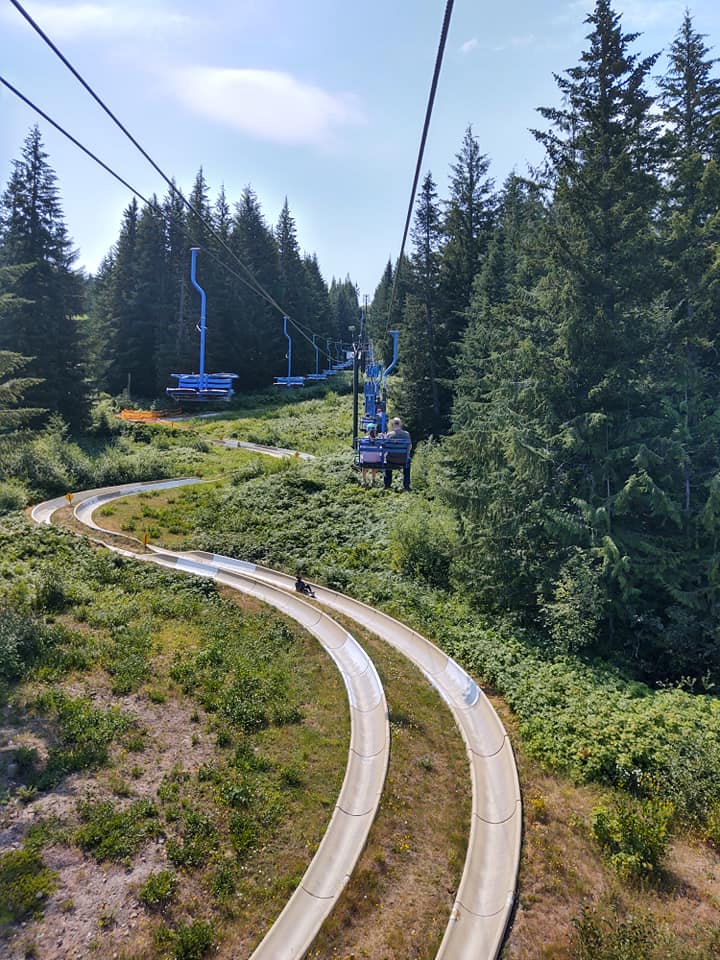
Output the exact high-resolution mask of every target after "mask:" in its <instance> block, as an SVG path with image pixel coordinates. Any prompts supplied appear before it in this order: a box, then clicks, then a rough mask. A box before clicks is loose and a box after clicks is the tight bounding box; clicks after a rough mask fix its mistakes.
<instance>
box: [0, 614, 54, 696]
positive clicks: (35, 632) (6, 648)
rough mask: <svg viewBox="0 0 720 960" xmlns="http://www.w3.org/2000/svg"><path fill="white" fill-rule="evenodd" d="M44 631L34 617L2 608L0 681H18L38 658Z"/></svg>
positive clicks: (0, 616) (0, 619) (0, 618)
mask: <svg viewBox="0 0 720 960" xmlns="http://www.w3.org/2000/svg"><path fill="white" fill-rule="evenodd" d="M43 636H44V629H43V626H42V624H41V623H39V621H37V620H36V619H35V618H34V617H30V616H26V615H24V614H21V613H17V612H16V611H15V610H12V609H8V608H7V607H5V608H3V607H2V606H0V680H6V681H9V680H18V679H19V678H20V677H22V676H24V675H25V673H26V671H27V670H28V668H29V667H30V666H31V665H32V663H33V662H34V660H35V658H36V657H37V656H38V654H39V652H40V650H41V649H42V645H43Z"/></svg>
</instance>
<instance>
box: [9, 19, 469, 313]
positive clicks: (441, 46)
mask: <svg viewBox="0 0 720 960" xmlns="http://www.w3.org/2000/svg"><path fill="white" fill-rule="evenodd" d="M12 2H13V3H15V0H12ZM453 2H454V0H447V4H446V5H445V15H444V17H443V23H442V29H441V30H440V41H439V43H438V50H437V55H436V57H435V69H434V70H433V78H432V83H431V84H430V94H429V96H428V102H427V107H426V109H425V122H424V123H423V131H422V136H421V138H420V148H419V150H418V157H417V163H416V164H415V176H414V178H413V184H412V190H411V191H410V202H409V203H408V209H407V216H406V218H405V229H404V230H403V236H402V243H401V244H400V255H399V256H398V260H397V269H396V271H395V276H394V278H393V285H392V290H391V292H390V302H389V304H388V318H387V330H388V331H389V329H390V326H391V325H392V310H393V306H394V303H395V294H396V292H397V283H398V277H399V276H400V271H401V270H402V262H403V254H404V253H405V244H406V242H407V235H408V231H409V229H410V220H411V219H412V212H413V206H414V205H415V193H416V191H417V185H418V180H419V179H420V168H421V166H422V161H423V156H424V154H425V143H426V141H427V135H428V130H429V129H430V118H431V116H432V111H433V105H434V103H435V93H436V91H437V85H438V80H439V79H440V68H441V67H442V61H443V55H444V53H445V42H446V41H447V36H448V31H449V29H450V18H451V16H452V9H453ZM16 6H17V4H16Z"/></svg>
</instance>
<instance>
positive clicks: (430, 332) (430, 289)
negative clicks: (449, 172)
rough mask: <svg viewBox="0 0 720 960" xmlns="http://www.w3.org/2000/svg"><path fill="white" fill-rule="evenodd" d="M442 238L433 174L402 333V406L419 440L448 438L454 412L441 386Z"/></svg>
mask: <svg viewBox="0 0 720 960" xmlns="http://www.w3.org/2000/svg"><path fill="white" fill-rule="evenodd" d="M441 237H442V217H441V214H440V207H439V204H438V199H437V190H436V188H435V182H434V181H433V178H432V175H431V174H430V173H429V172H428V173H427V174H426V176H425V179H424V180H423V184H422V187H421V189H420V193H419V195H418V199H417V202H416V205H415V218H414V221H413V226H412V230H411V238H412V242H413V253H412V255H411V257H410V264H411V270H412V281H411V282H412V286H413V295H412V298H408V300H407V301H406V304H405V311H404V314H403V324H402V328H401V330H402V338H403V354H402V360H401V363H400V369H401V372H402V376H403V384H402V390H401V395H400V399H399V406H400V410H401V412H402V414H403V416H404V418H405V419H406V420H407V422H408V424H409V425H411V427H412V430H413V433H414V435H415V436H416V437H417V438H418V439H420V438H422V437H428V436H430V435H431V434H434V435H436V436H438V435H440V434H442V433H445V431H446V429H447V421H446V413H447V411H448V409H449V406H450V400H449V396H448V394H447V390H446V389H445V388H443V386H442V384H441V378H442V377H445V378H447V376H448V373H449V371H448V368H447V358H446V355H445V352H444V351H443V350H442V346H443V337H442V333H443V329H442V325H441V324H440V322H439V318H438V309H439V308H438V300H439V284H440V242H441Z"/></svg>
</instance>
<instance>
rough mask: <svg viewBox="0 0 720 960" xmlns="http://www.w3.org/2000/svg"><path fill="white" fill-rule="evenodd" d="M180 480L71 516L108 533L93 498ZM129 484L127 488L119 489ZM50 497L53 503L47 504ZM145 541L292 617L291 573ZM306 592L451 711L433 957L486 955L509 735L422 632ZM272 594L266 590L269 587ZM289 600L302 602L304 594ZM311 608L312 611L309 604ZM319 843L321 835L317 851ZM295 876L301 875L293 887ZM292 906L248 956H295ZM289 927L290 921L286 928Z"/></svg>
mask: <svg viewBox="0 0 720 960" xmlns="http://www.w3.org/2000/svg"><path fill="white" fill-rule="evenodd" d="M188 482H192V481H188V480H185V481H170V482H169V481H163V482H161V483H154V484H147V485H146V484H135V485H125V487H122V488H120V487H119V488H116V489H115V491H111V490H109V489H103V490H98V491H87V493H86V494H79V495H76V501H77V504H78V505H77V507H76V509H75V516H76V517H77V519H78V520H79V521H80V522H82V523H84V524H85V525H87V526H89V527H91V528H93V529H96V530H103V532H109V533H112V531H105V530H104V528H102V527H100V526H99V525H98V524H96V523H95V521H94V520H93V517H92V514H93V512H94V510H95V509H97V507H98V506H99V505H100V504H101V503H104V502H107V501H108V500H110V499H116V498H119V497H124V496H127V495H128V494H130V493H139V492H141V491H143V490H146V489H162V484H163V483H164V484H165V486H177V485H179V484H181V483H188ZM131 486H132V489H128V488H129V487H131ZM53 503H54V504H56V506H55V507H54V508H52V504H53ZM66 505H67V504H66V502H65V501H64V500H62V499H60V500H57V501H50V502H49V503H48V504H40V505H39V506H38V507H36V508H35V510H34V511H33V517H34V518H35V519H37V520H38V521H39V522H47V523H49V522H50V519H51V516H52V512H53V511H54V509H58V508H59V507H62V506H66ZM151 549H152V550H153V551H154V553H153V555H152V556H148V555H146V556H145V557H144V558H145V559H154V560H155V562H161V563H163V564H164V565H167V566H172V567H174V568H175V569H180V570H186V571H188V572H195V573H199V574H201V575H203V576H213V577H214V578H215V579H217V580H219V581H220V582H224V583H229V584H230V585H234V584H233V583H231V582H230V581H231V580H232V581H236V580H238V579H239V580H240V581H242V582H243V583H246V584H252V590H253V591H254V592H255V595H257V596H259V597H261V599H263V598H264V596H263V593H264V591H265V590H268V591H270V590H272V591H276V592H278V591H279V592H280V593H281V594H282V595H284V596H285V598H286V602H287V603H288V608H286V612H288V613H289V614H290V615H291V616H293V615H294V614H292V613H290V609H289V606H290V601H291V600H296V597H295V595H294V580H293V578H292V577H290V576H288V575H286V574H283V573H279V572H277V571H274V570H269V569H267V568H264V567H260V566H257V565H255V564H252V563H247V562H244V561H242V560H238V559H235V558H232V557H224V556H221V555H219V554H210V553H204V552H200V551H190V552H186V553H174V552H171V551H165V550H160V549H158V548H151ZM130 555H131V556H137V554H130ZM228 578H229V579H228ZM314 590H315V592H316V594H317V599H318V602H319V603H321V604H322V605H324V606H326V607H329V608H331V609H333V610H335V611H337V612H338V613H342V614H343V615H344V616H346V617H348V618H349V619H352V620H354V621H355V622H356V623H358V624H360V625H361V626H363V627H365V628H367V629H369V630H371V631H372V632H373V633H375V634H377V635H378V636H380V637H381V638H382V639H383V640H385V641H386V642H388V643H389V644H390V645H391V646H393V647H395V649H397V650H399V651H400V652H401V653H403V654H404V655H405V656H406V657H407V658H408V659H409V660H411V661H412V662H413V663H414V664H415V665H416V666H417V667H418V668H419V669H420V670H421V671H422V672H423V674H424V675H425V676H426V678H427V679H428V680H429V682H430V683H431V684H432V685H433V686H434V687H435V688H436V689H437V690H438V692H439V693H440V695H441V696H442V698H443V699H444V701H445V702H446V703H447V705H448V707H449V708H450V710H451V712H452V714H453V716H454V719H455V722H456V724H457V726H458V727H459V729H460V731H461V734H462V736H463V739H464V741H465V745H466V749H467V753H468V759H469V762H470V770H471V782H472V819H471V825H470V837H469V843H468V851H467V856H466V860H465V866H464V870H463V874H462V877H461V880H460V884H459V887H458V890H457V894H456V898H455V903H454V905H453V908H452V911H451V914H450V920H449V923H448V926H447V928H446V931H445V935H444V937H443V940H442V943H441V945H440V949H439V952H438V954H437V960H494V958H496V957H497V955H498V954H499V952H500V948H501V946H502V941H503V938H504V934H505V930H506V928H507V924H508V922H509V920H510V916H511V913H512V907H513V902H514V896H515V887H516V882H517V873H518V868H519V861H520V847H521V839H522V807H521V797H520V785H519V780H518V775H517V768H516V766H515V760H514V756H513V753H512V747H511V745H510V741H509V738H508V735H507V733H506V731H505V729H504V727H503V725H502V723H501V721H500V719H499V717H498V716H497V714H496V712H495V710H494V709H493V707H492V705H491V704H490V702H489V701H488V699H487V697H486V696H485V695H484V693H483V692H482V691H481V690H480V688H479V687H478V685H477V684H476V683H475V681H474V680H473V679H472V678H471V677H470V676H469V674H467V673H466V672H465V671H464V670H463V669H462V668H461V667H460V666H459V665H458V664H457V663H455V661H454V660H452V659H451V658H450V657H448V655H447V654H445V653H443V651H442V650H440V649H439V648H438V647H436V646H435V645H434V644H432V643H431V642H430V641H429V640H427V639H426V638H425V637H423V636H422V635H421V634H419V633H417V632H416V631H414V630H412V629H411V628H409V627H407V626H405V625H404V624H403V623H400V622H399V621H398V620H395V619H394V618H392V617H390V616H388V615H387V614H384V613H381V612H380V611H378V610H375V609H373V608H372V607H369V606H368V605H366V604H364V603H361V602H359V601H357V600H354V599H352V598H351V597H347V596H345V595H343V594H340V593H337V592H335V591H333V590H328V589H326V588H325V587H322V586H315V585H314ZM271 595H272V596H275V593H273V594H271ZM269 602H273V601H269ZM296 602H300V603H301V604H303V606H305V607H307V606H309V605H307V604H305V603H304V601H297V600H296ZM275 605H276V606H277V605H278V604H277V603H276V604H275ZM280 608H281V609H283V608H282V607H280ZM310 609H311V610H312V611H314V612H315V613H317V610H316V608H314V607H310ZM301 622H303V621H301ZM336 626H337V625H336ZM338 629H341V628H339V627H338ZM351 702H352V701H351ZM343 790H344V787H343ZM341 796H342V794H341ZM333 819H334V818H333ZM331 826H332V821H331ZM324 845H325V839H324V840H323V842H322V844H321V849H322V847H323V846H324ZM319 853H320V849H319V850H318V854H319ZM356 859H357V858H356ZM353 863H354V862H353ZM314 865H315V861H313V863H312V864H311V865H310V868H309V870H308V874H310V873H311V872H312V871H313V869H314ZM348 872H349V871H348ZM306 876H307V874H306ZM346 879H347V877H345V881H346ZM345 881H343V886H344V882H345ZM304 883H305V880H303V883H302V884H301V888H302V887H303V885H304ZM301 888H299V889H301ZM316 889H318V890H319V889H320V888H319V887H318V888H316ZM296 894H297V891H296ZM294 896H295V895H294ZM335 899H336V898H335ZM332 902H334V900H333V901H332ZM291 904H292V899H291V901H289V902H288V905H287V906H286V908H285V910H284V911H283V913H282V914H281V915H280V917H279V918H278V920H277V921H276V925H275V926H273V928H272V929H271V930H270V932H269V933H268V935H267V937H266V939H265V941H263V943H262V944H261V945H260V947H259V948H258V951H256V953H255V954H253V957H252V960H269V958H270V957H273V958H278V960H280V958H283V960H284V958H285V957H287V958H290V957H297V958H300V957H301V956H302V955H303V954H302V953H294V954H291V953H289V952H285V951H284V950H283V949H282V944H283V942H284V941H283V939H282V937H281V936H280V935H278V934H276V929H277V925H278V924H281V922H282V921H283V918H284V917H285V916H286V914H288V913H289V912H290V910H291ZM328 912H329V910H328ZM292 929H293V927H292V923H290V924H289V930H290V931H292ZM274 935H275V936H277V937H278V939H277V940H276V941H274V942H275V943H276V946H275V947H274V948H273V949H271V950H270V952H268V953H261V952H260V951H261V950H262V949H264V947H265V943H266V941H268V940H270V938H271V937H273V936H274Z"/></svg>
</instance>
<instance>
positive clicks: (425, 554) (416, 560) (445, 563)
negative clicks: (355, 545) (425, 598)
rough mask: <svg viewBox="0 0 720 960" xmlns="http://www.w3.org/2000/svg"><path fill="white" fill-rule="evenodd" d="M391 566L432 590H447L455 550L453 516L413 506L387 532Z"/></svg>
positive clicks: (439, 509)
mask: <svg viewBox="0 0 720 960" xmlns="http://www.w3.org/2000/svg"><path fill="white" fill-rule="evenodd" d="M389 541H390V544H389V545H390V556H391V560H392V566H393V568H394V569H395V570H397V571H398V572H399V573H403V574H405V575H406V576H410V577H415V578H418V579H421V580H425V581H426V582H427V583H429V584H431V585H433V586H447V585H448V579H449V574H450V564H451V563H452V559H453V556H454V554H455V552H456V549H457V542H458V541H457V529H456V526H455V520H454V518H453V515H452V514H451V513H450V511H449V510H447V508H445V507H440V506H438V505H437V504H435V505H433V507H432V509H430V506H429V504H428V503H418V504H412V505H411V506H410V507H409V509H407V510H404V511H403V512H402V513H400V515H399V516H398V518H397V519H396V520H395V523H394V524H393V526H392V528H391V530H390V536H389Z"/></svg>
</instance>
